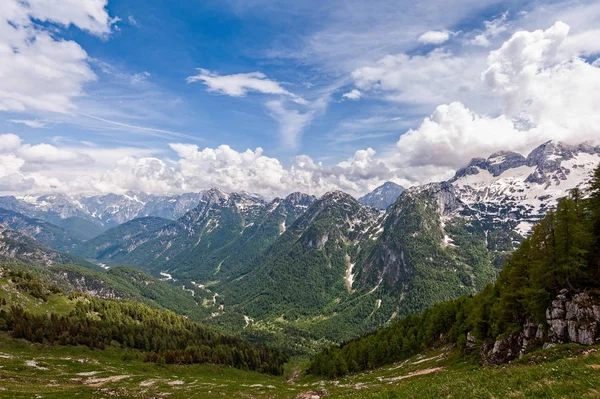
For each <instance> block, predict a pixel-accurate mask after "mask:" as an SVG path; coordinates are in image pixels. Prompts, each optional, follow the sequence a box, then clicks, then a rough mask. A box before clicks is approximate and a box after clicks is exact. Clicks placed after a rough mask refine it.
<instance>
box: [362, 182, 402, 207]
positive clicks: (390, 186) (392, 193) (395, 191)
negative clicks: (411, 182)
mask: <svg viewBox="0 0 600 399" xmlns="http://www.w3.org/2000/svg"><path fill="white" fill-rule="evenodd" d="M402 192H404V187H402V186H401V185H399V184H396V183H394V182H391V181H388V182H385V183H383V184H382V185H381V186H379V187H377V188H376V189H375V190H373V191H371V192H370V193H368V194H366V195H364V196H362V197H360V198H359V199H358V202H360V203H361V204H363V205H367V206H372V207H374V208H378V209H387V207H389V206H390V205H392V204H393V203H394V202H396V200H397V199H398V197H399V196H400V194H402Z"/></svg>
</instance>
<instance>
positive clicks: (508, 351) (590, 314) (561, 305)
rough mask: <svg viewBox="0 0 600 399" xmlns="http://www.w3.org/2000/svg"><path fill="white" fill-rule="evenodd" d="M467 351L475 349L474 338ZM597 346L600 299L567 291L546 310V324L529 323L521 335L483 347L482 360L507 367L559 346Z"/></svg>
mask: <svg viewBox="0 0 600 399" xmlns="http://www.w3.org/2000/svg"><path fill="white" fill-rule="evenodd" d="M469 337H470V339H467V343H468V347H471V348H472V347H474V346H475V342H474V338H473V336H472V335H471V334H469ZM570 343H572V344H580V345H595V344H598V343H600V297H595V296H592V295H590V294H589V293H585V292H583V293H578V294H574V295H571V294H570V293H569V291H568V290H566V289H564V290H562V291H561V292H560V294H559V295H558V296H557V297H556V299H555V300H554V301H552V304H551V305H550V307H549V308H548V309H547V310H546V320H545V323H542V324H536V323H532V322H527V323H525V325H524V326H523V329H522V331H521V332H518V333H513V334H509V335H507V336H505V337H503V338H501V339H497V340H496V341H495V342H486V343H483V345H482V347H481V355H482V358H483V359H484V360H485V361H487V362H490V363H496V364H501V363H506V362H509V361H511V360H514V359H516V358H518V357H521V356H523V355H524V354H525V353H526V352H528V351H529V350H531V349H533V348H536V347H541V346H543V347H544V348H548V347H551V346H553V345H556V344H570Z"/></svg>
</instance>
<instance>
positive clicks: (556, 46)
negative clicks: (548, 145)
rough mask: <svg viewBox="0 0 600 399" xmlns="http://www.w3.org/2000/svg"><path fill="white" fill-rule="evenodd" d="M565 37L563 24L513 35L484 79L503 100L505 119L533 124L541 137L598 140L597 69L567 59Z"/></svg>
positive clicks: (495, 56)
mask: <svg viewBox="0 0 600 399" xmlns="http://www.w3.org/2000/svg"><path fill="white" fill-rule="evenodd" d="M568 35H569V26H568V25H566V24H565V23H562V22H557V23H555V24H554V25H553V26H552V27H550V28H548V29H546V30H544V31H542V30H537V31H533V32H527V31H521V32H517V33H515V34H514V35H513V36H512V37H511V38H510V39H509V40H507V41H506V42H505V43H504V44H503V45H502V47H500V49H498V50H496V51H492V52H491V53H490V56H489V58H488V64H489V67H488V69H487V70H486V71H485V72H484V74H483V78H484V80H485V82H486V84H487V85H488V87H489V88H491V89H492V90H493V91H494V92H495V93H497V94H498V95H500V96H501V98H502V99H503V101H504V111H505V113H506V115H507V116H509V117H512V118H518V119H519V120H524V121H525V122H527V123H528V124H530V125H532V126H534V127H535V131H536V132H539V135H540V136H543V137H547V136H549V135H551V136H552V137H553V138H555V139H558V140H566V141H570V142H577V141H582V140H586V139H591V140H596V141H597V140H598V138H600V134H599V131H600V114H599V113H598V112H597V110H598V104H599V103H600V69H599V68H597V67H595V66H594V65H592V64H590V63H588V62H586V61H585V60H584V59H582V58H579V57H570V53H571V52H572V50H573V47H570V45H571V43H572V42H569V41H568V40H567V38H568ZM565 45H566V46H567V47H565Z"/></svg>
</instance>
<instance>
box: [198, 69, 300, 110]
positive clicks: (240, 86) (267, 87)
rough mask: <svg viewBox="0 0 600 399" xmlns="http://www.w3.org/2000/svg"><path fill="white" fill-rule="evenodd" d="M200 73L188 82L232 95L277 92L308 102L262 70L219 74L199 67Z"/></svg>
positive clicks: (292, 98) (295, 100)
mask: <svg viewBox="0 0 600 399" xmlns="http://www.w3.org/2000/svg"><path fill="white" fill-rule="evenodd" d="M197 70H198V72H199V73H198V74H197V75H194V76H189V77H188V78H187V82H188V83H194V82H202V83H204V84H205V85H206V86H207V87H208V90H209V91H212V92H216V93H221V94H225V95H228V96H231V97H244V96H245V95H246V94H248V92H249V91H251V92H257V93H263V94H277V95H283V96H287V97H289V98H290V99H291V100H292V101H294V102H296V103H298V104H307V101H306V100H304V99H303V98H302V97H300V96H297V95H296V94H294V93H292V92H290V91H288V90H286V89H284V88H283V87H282V86H281V84H280V83H279V82H276V81H274V80H271V79H268V78H267V76H266V75H265V74H264V73H262V72H250V73H236V74H232V75H219V74H217V73H215V72H211V71H209V70H207V69H202V68H198V69H197Z"/></svg>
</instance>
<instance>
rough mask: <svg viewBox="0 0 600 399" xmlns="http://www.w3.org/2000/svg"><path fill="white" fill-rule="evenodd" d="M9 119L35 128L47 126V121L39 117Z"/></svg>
mask: <svg viewBox="0 0 600 399" xmlns="http://www.w3.org/2000/svg"><path fill="white" fill-rule="evenodd" d="M8 121H9V122H11V123H20V124H22V125H25V126H29V127H31V128H34V129H40V128H43V127H46V123H44V122H42V121H39V120H37V119H9V120H8Z"/></svg>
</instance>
